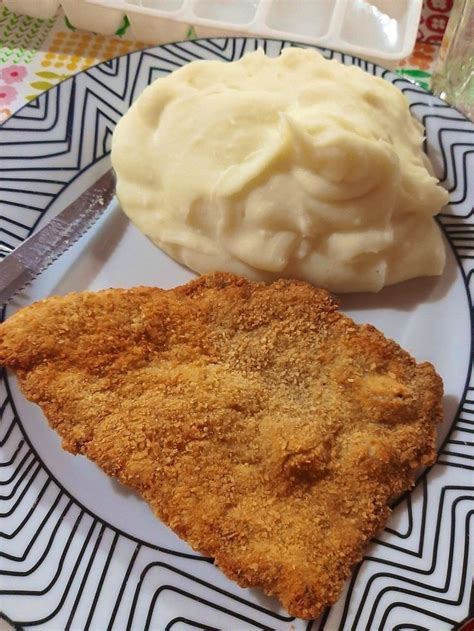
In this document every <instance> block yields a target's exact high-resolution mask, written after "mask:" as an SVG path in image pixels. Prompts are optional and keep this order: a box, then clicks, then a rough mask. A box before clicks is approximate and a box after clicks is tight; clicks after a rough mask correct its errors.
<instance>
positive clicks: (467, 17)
mask: <svg viewBox="0 0 474 631" xmlns="http://www.w3.org/2000/svg"><path fill="white" fill-rule="evenodd" d="M431 89H432V90H433V92H434V93H435V94H438V95H439V96H441V97H442V98H444V99H446V101H448V103H450V104H451V105H454V106H455V107H457V108H458V109H460V110H461V111H462V112H464V113H465V114H466V115H467V116H469V118H471V119H472V120H474V0H454V3H453V8H452V9H451V15H450V17H449V22H448V26H447V28H446V31H445V33H444V36H443V41H442V43H441V47H440V51H439V55H438V59H437V61H436V64H435V68H434V72H433V77H432V80H431Z"/></svg>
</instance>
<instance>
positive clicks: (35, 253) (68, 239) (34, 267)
mask: <svg viewBox="0 0 474 631" xmlns="http://www.w3.org/2000/svg"><path fill="white" fill-rule="evenodd" d="M114 193H115V175H114V172H113V169H109V170H108V171H107V172H106V173H105V174H104V175H102V177H100V178H99V179H98V180H97V181H96V182H94V184H92V185H91V186H89V188H87V189H86V190H85V191H84V192H83V193H82V195H80V196H79V197H78V198H77V199H76V200H74V201H73V202H72V203H71V204H69V205H68V206H66V208H64V210H62V211H61V212H60V213H58V214H57V215H56V217H54V218H53V219H51V221H49V222H48V223H47V224H46V225H45V226H43V227H42V228H41V229H40V230H38V231H37V232H35V233H34V234H32V235H31V236H30V237H28V238H27V239H25V241H23V243H21V244H20V245H19V246H18V247H17V248H15V250H13V252H11V254H8V255H7V256H6V257H5V258H4V259H3V261H0V305H2V304H5V303H6V302H8V301H9V300H10V299H11V298H13V296H14V295H15V294H16V293H18V292H19V291H20V290H21V289H23V288H24V287H25V286H26V285H28V284H29V283H31V281H32V280H33V279H34V278H36V276H38V274H41V272H43V271H44V270H45V269H46V268H47V267H49V266H50V265H51V263H53V262H54V261H55V260H56V259H58V258H59V257H60V256H61V255H62V254H64V252H66V250H68V249H69V248H70V247H71V246H72V245H73V244H74V243H76V241H77V240H78V239H79V238H80V237H81V236H82V235H83V234H84V233H85V232H86V231H87V230H88V229H89V228H90V227H91V226H92V225H93V224H94V223H95V222H96V221H97V219H98V218H99V217H100V216H101V215H102V213H103V212H104V210H105V209H106V208H107V206H108V205H109V203H110V202H111V200H112V198H113V196H114Z"/></svg>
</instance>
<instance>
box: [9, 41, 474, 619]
mask: <svg viewBox="0 0 474 631" xmlns="http://www.w3.org/2000/svg"><path fill="white" fill-rule="evenodd" d="M290 45H291V44H290V43H289V42H279V41H264V40H255V39H248V38H247V39H245V38H237V39H216V40H200V41H194V42H185V43H180V44H171V45H167V46H161V47H157V48H153V49H150V50H146V51H139V52H135V53H131V54H130V55H126V56H124V57H120V58H117V59H114V60H112V61H110V62H107V63H103V64H100V65H99V66H96V67H94V68H92V69H90V70H87V71H85V72H83V73H81V74H78V75H76V76H75V77H74V78H72V79H70V80H68V81H65V82H64V83H62V84H60V85H58V86H57V87H56V88H54V89H52V90H50V91H48V92H46V93H45V94H43V95H42V96H41V97H39V99H37V100H36V101H33V102H32V103H30V104H28V105H27V106H26V107H24V108H23V109H22V110H21V111H20V112H18V113H17V114H16V115H15V116H14V117H12V118H11V119H9V120H8V121H7V122H6V123H5V124H4V126H3V127H2V129H1V130H0V147H1V148H0V165H1V166H2V167H3V169H2V172H1V175H0V185H1V186H0V187H1V189H2V191H1V199H2V200H4V203H3V205H2V211H1V216H0V230H1V233H2V234H1V237H0V244H1V243H3V244H4V245H7V246H14V245H16V244H18V242H20V241H21V240H22V239H24V238H25V237H26V236H27V235H28V234H29V233H30V232H31V230H32V229H34V228H36V227H37V226H40V225H41V224H42V223H44V222H45V221H47V220H48V219H50V218H51V217H52V216H53V215H54V214H55V213H56V212H58V211H59V210H60V209H61V208H62V207H64V205H65V204H66V203H68V201H71V200H72V199H73V198H75V197H77V196H78V195H79V194H80V193H81V192H82V190H83V189H84V188H85V187H86V186H87V185H88V184H90V183H92V182H93V181H94V180H95V179H97V178H98V176H99V175H100V174H101V173H103V172H104V171H105V170H106V169H107V168H108V167H109V164H110V163H109V157H108V153H109V149H110V140H111V135H112V131H113V128H114V125H115V124H116V122H117V120H118V119H119V118H120V116H121V115H122V114H123V113H124V112H125V111H126V110H127V109H128V107H129V105H130V103H131V102H132V101H133V100H134V99H135V98H136V97H137V96H138V95H139V94H140V92H141V91H142V90H143V88H144V87H145V86H146V85H147V84H148V83H150V82H151V81H152V80H154V79H155V78H157V77H159V76H162V75H164V74H166V73H168V72H170V71H172V70H174V69H175V68H178V67H180V66H182V65H183V64H185V63H187V62H188V61H192V60H194V59H221V60H224V61H232V60H234V59H238V58H239V57H241V56H242V55H243V54H244V53H245V52H247V51H250V50H254V49H255V48H256V47H257V46H263V47H265V48H266V51H267V53H268V54H269V55H271V56H276V55H278V54H279V52H280V50H281V48H282V47H285V46H290ZM322 52H323V54H324V55H325V56H327V57H335V58H337V59H340V60H341V61H343V63H346V64H356V65H359V66H361V67H362V68H363V69H365V70H367V72H369V73H372V74H375V75H378V76H382V77H384V78H385V79H386V80H387V81H390V82H392V83H394V84H395V85H397V86H398V87H399V88H400V89H401V90H402V91H403V92H404V93H405V95H406V96H407V97H408V99H409V101H410V103H411V108H412V113H413V114H414V116H416V117H417V118H418V119H420V120H421V121H422V122H423V123H424V124H425V126H426V137H427V142H426V147H427V151H428V153H429V155H430V157H431V159H432V161H433V164H434V166H435V169H436V172H437V174H438V176H439V177H440V179H441V180H442V182H443V185H444V186H446V187H447V188H448V189H449V191H450V199H451V203H450V206H449V207H448V209H447V210H446V211H445V213H443V214H442V215H441V216H440V218H439V220H440V224H441V226H442V228H443V230H444V233H445V236H446V244H447V251H448V265H447V268H446V272H445V274H444V275H443V276H442V277H441V278H439V279H419V280H414V281H410V282H407V283H403V284H401V285H399V286H396V287H392V288H389V289H386V290H384V291H382V292H381V293H380V294H378V295H375V296H374V295H366V294H359V295H354V296H345V297H344V298H343V309H344V310H345V311H347V312H348V313H350V314H351V315H352V316H353V317H354V318H355V319H356V320H357V321H361V322H362V321H364V322H365V321H367V322H372V323H373V324H375V325H376V326H377V327H378V328H380V329H381V330H382V331H384V332H385V333H386V334H387V335H389V336H390V337H392V338H394V339H395V340H396V341H398V342H399V343H400V344H402V345H403V346H404V347H405V348H407V349H408V350H409V351H410V352H411V353H413V354H414V355H415V357H416V358H417V359H419V360H429V361H432V362H433V363H434V364H435V366H436V367H437V369H438V371H439V372H440V374H441V375H442V377H443V379H444V383H445V390H446V397H445V410H446V420H445V423H444V425H443V427H442V428H441V431H440V441H439V458H438V462H437V463H436V465H435V466H434V467H432V468H431V469H430V470H429V471H428V472H425V474H423V475H422V476H421V477H420V479H419V481H418V484H417V486H416V487H415V489H414V490H413V491H412V492H411V493H410V494H408V495H407V496H405V497H404V498H402V499H401V500H400V501H399V502H398V504H397V506H396V507H395V508H394V512H393V516H392V518H391V520H390V521H389V523H388V526H387V528H386V529H385V531H384V532H383V533H381V534H380V536H379V537H378V538H377V539H376V540H374V542H373V543H372V544H371V546H370V547H369V549H368V550H367V553H366V556H365V559H364V561H363V562H362V563H361V564H360V565H358V566H357V567H356V568H355V570H354V573H353V576H352V579H351V580H350V581H348V583H347V586H346V589H345V591H344V593H343V595H342V597H341V598H340V600H339V602H338V603H337V604H336V605H335V606H333V607H332V608H331V609H329V610H327V611H326V613H325V614H324V615H323V616H322V617H321V618H320V619H319V620H318V621H316V622H304V621H298V620H293V619H291V618H290V617H288V615H287V613H286V612H285V611H284V610H282V609H281V608H280V607H279V606H278V603H276V601H274V600H272V599H268V598H266V597H265V596H263V594H262V593H260V592H259V591H258V590H244V589H240V588H239V587H238V586H237V585H235V584H234V583H233V582H231V581H229V580H227V579H226V578H225V577H224V576H223V575H222V574H221V572H220V571H219V570H218V569H216V568H215V567H214V566H213V565H212V564H211V563H210V562H209V560H208V559H205V558H203V557H201V556H200V555H198V554H196V553H194V552H193V551H192V550H191V549H190V548H189V547H188V546H187V545H186V544H185V543H184V542H183V541H181V540H179V539H178V538H177V537H176V536H175V535H174V534H173V533H172V532H171V531H170V530H169V529H167V528H166V527H165V526H164V525H163V524H161V523H160V521H159V520H158V519H156V518H155V517H154V516H153V515H152V513H151V511H150V510H149V508H148V506H147V505H146V504H145V503H144V502H142V501H141V500H140V499H139V498H138V497H137V496H136V495H134V494H133V493H131V492H130V491H128V490H126V489H125V488H124V487H122V486H121V485H119V484H118V483H116V482H114V481H113V480H112V479H110V478H108V477H107V476H106V475H104V474H103V473H102V472H101V471H100V470H99V469H98V468H97V467H96V466H95V465H94V464H92V463H91V462H90V461H88V460H86V459H85V458H83V457H74V456H71V455H70V454H68V453H66V452H64V451H62V450H61V448H60V446H59V440H58V438H57V436H56V434H55V433H54V432H53V431H51V430H50V429H49V428H48V426H47V424H46V422H45V421H44V419H43V417H42V414H41V412H40V410H39V408H37V407H36V406H34V405H32V404H30V403H28V402H27V401H25V399H24V397H23V396H22V395H21V393H20V392H19V390H18V388H17V385H16V382H15V380H14V379H13V378H12V377H11V375H8V376H7V375H5V378H4V380H3V382H2V383H1V384H0V399H1V401H0V403H1V404H2V408H1V410H2V413H3V414H2V424H1V427H0V440H1V443H0V444H1V457H0V462H1V467H0V485H1V488H0V496H1V498H2V501H1V504H0V607H1V610H2V612H3V616H4V617H6V618H7V619H10V620H13V621H15V623H17V624H19V625H21V626H25V627H28V626H29V625H33V626H36V627H37V628H40V629H65V628H71V629H94V630H102V629H104V630H105V629H108V628H113V629H125V628H127V629H133V630H135V629H137V630H142V629H145V628H149V629H154V630H161V629H173V631H178V630H180V631H184V630H188V629H192V628H198V629H226V630H227V629H229V630H238V631H240V630H244V629H256V628H257V629H278V630H279V631H280V630H281V631H283V630H290V629H292V630H294V631H297V630H302V629H306V630H308V631H309V630H310V629H311V630H312V631H315V630H316V629H319V630H322V629H326V630H336V629H357V630H359V629H360V630H366V629H370V630H374V631H375V630H382V629H383V630H388V629H429V630H433V631H434V630H436V631H443V630H444V629H451V628H452V626H453V624H455V623H457V622H459V621H460V620H461V619H463V618H464V617H465V616H466V615H467V612H468V604H469V596H470V586H471V576H472V565H473V557H474V549H473V548H472V547H471V549H470V548H469V545H468V541H469V539H468V534H469V527H470V521H469V517H470V515H472V513H473V506H474V479H473V478H474V474H473V470H474V450H473V441H474V405H473V399H474V384H473V382H472V381H471V358H472V356H471V353H472V342H471V330H472V322H471V310H472V294H471V292H472V286H470V281H471V280H472V269H473V259H474V256H473V245H474V238H473V237H474V221H473V219H472V207H473V202H474V180H473V178H472V177H468V174H469V173H471V175H472V168H473V163H474V160H473V158H474V126H473V125H472V123H469V122H468V121H467V120H466V119H464V118H463V117H462V116H461V114H459V113H458V112H457V111H456V110H454V109H452V108H450V107H449V106H448V105H446V104H445V103H443V102H442V101H440V100H438V99H436V98H434V97H432V96H431V95H429V94H427V93H426V92H424V91H423V90H422V89H421V88H418V87H417V86H415V85H413V84H411V83H409V82H407V81H406V80H405V79H402V78H400V77H398V76H397V75H394V74H391V73H390V72H388V71H386V70H384V69H383V68H380V67H377V66H374V65H373V64H371V63H368V62H364V61H361V60H359V59H355V58H353V57H351V56H349V55H341V54H339V53H334V52H332V51H329V50H324V51H322ZM192 276H193V274H192V273H191V272H190V271H189V270H186V269H184V268H183V267H181V266H179V265H178V264H177V263H175V262H173V261H172V260H171V259H170V258H169V257H167V256H166V255H165V254H163V253H162V252H161V251H159V250H158V249H157V248H155V247H154V246H153V245H152V244H151V243H150V242H149V241H148V240H147V239H146V238H145V237H144V236H143V235H141V234H140V233H139V232H138V231H137V230H136V229H135V228H134V227H133V226H132V225H130V224H129V223H128V221H127V219H126V218H125V216H124V215H123V214H121V211H120V209H119V208H118V207H117V205H116V203H112V204H111V206H110V207H109V208H108V210H107V211H106V213H105V215H104V216H103V217H102V218H101V220H100V221H99V222H98V223H97V224H96V226H95V227H94V228H93V229H92V230H91V231H90V232H89V233H88V234H87V235H86V236H85V237H83V238H82V239H81V240H80V241H79V242H78V243H77V244H76V245H75V246H74V247H73V248H72V249H71V250H70V251H69V252H68V253H67V254H66V255H65V256H63V257H62V258H61V259H60V260H59V261H57V262H56V263H55V264H54V265H53V266H52V267H51V268H50V269H49V270H48V271H47V272H46V273H45V274H43V275H42V276H41V277H40V278H39V279H37V281H36V282H35V283H34V284H33V285H32V286H31V287H29V288H28V289H27V291H25V292H24V293H23V294H21V295H20V296H18V297H17V298H16V299H15V301H14V302H13V303H12V304H11V306H9V307H8V309H7V310H6V316H8V315H10V314H11V313H12V312H13V310H15V309H16V308H18V307H19V306H22V305H24V304H27V303H29V302H31V301H32V300H35V299H38V298H40V297H44V296H46V295H48V294H50V293H66V292H68V291H71V290H84V289H99V288H102V287H110V286H115V287H126V286H132V285H137V284H149V285H158V286H162V287H172V286H174V285H176V284H181V283H183V282H186V281H187V280H189V279H190V278H191V277H192Z"/></svg>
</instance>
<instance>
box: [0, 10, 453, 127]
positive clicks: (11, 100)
mask: <svg viewBox="0 0 474 631" xmlns="http://www.w3.org/2000/svg"><path fill="white" fill-rule="evenodd" d="M451 7H452V0H426V2H425V4H424V7H423V12H422V16H421V21H420V27H419V32H418V40H417V44H416V47H415V50H414V52H413V54H412V55H411V56H410V57H409V58H408V59H405V60H403V61H402V62H401V63H400V65H399V68H398V69H397V72H399V73H400V74H402V75H403V76H405V77H407V78H408V79H411V80H413V81H416V82H417V83H418V84H419V85H421V86H422V87H424V88H429V85H430V78H431V72H432V69H433V63H434V60H435V57H436V53H437V50H438V45H439V43H440V42H441V39H442V36H443V33H444V30H445V28H446V24H447V21H448V17H449V12H450V10H451ZM127 29H128V22H127V20H126V19H125V20H124V23H123V24H122V25H121V27H120V28H119V30H118V31H117V34H116V36H115V37H108V36H104V35H96V34H94V33H86V32H83V31H77V30H76V29H75V28H74V26H73V25H71V24H70V23H69V22H68V20H67V18H66V17H65V16H64V14H63V13H62V12H59V13H58V15H57V16H56V18H52V19H50V20H38V19H35V18H30V17H27V16H22V15H17V14H15V13H12V12H10V11H9V10H8V9H7V8H6V7H4V6H2V4H1V0H0V123H1V122H2V121H4V120H5V119H6V118H8V117H9V116H10V115H11V114H12V113H13V112H15V111H16V110H17V109H19V108H20V107H21V106H22V105H24V104H25V103H26V102H28V101H29V100H31V99H34V98H36V97H37V96H38V95H39V94H40V93H41V92H43V91H44V90H47V89H48V88H50V87H52V86H53V85H55V84H57V83H58V82H59V81H62V80H63V79H65V78H66V77H69V76H70V75H71V74H74V73H75V72H79V71H81V70H84V69H86V68H89V67H90V66H92V65H94V64H96V63H99V62H101V61H105V60H107V59H110V58H112V57H116V56H117V55H122V54H124V53H128V52H130V51H133V50H138V49H140V48H144V47H145V46H146V44H145V43H144V42H139V41H131V40H128V39H126V36H127ZM190 36H192V32H191V33H190Z"/></svg>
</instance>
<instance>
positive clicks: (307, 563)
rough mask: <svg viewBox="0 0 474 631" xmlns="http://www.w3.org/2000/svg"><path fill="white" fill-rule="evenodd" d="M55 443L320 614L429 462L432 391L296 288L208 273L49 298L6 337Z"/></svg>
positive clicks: (327, 299) (436, 394)
mask: <svg viewBox="0 0 474 631" xmlns="http://www.w3.org/2000/svg"><path fill="white" fill-rule="evenodd" d="M0 362H1V363H2V364H3V365H6V366H9V367H10V368H12V369H13V370H15V371H16V374H17V375H18V378H19V381H20V384H21V387H22V389H23V391H24V393H25V395H26V396H27V397H28V398H29V399H31V400H32V401H34V402H36V403H37V404H39V405H40V406H41V408H42V409H43V411H44V413H45V415H46V416H47V418H48V420H49V423H50V425H51V426H52V427H53V428H54V429H55V430H56V431H57V432H58V433H59V434H60V436H61V438H62V441H63V446H64V448H65V449H67V450H69V451H71V452H72V453H74V454H84V455H86V456H88V457H89V458H90V459H91V460H93V461H94V462H96V463H97V464H98V465H99V466H100V467H102V469H103V470H104V471H105V472H106V473H108V474H110V475H112V476H115V477H116V478H118V479H119V480H120V481H121V482H123V483H124V484H126V485H128V486H130V487H132V488H134V489H136V490H137V491H138V492H139V493H140V494H141V495H142V496H143V497H144V498H145V499H146V500H147V501H148V502H149V503H150V505H151V507H152V508H153V510H154V511H155V513H156V514H157V515H158V516H159V517H160V519H162V520H163V521H164V522H165V523H166V524H167V525H168V526H170V527H171V528H172V529H173V530H174V531H175V532H176V533H177V534H178V535H179V536H181V537H182V538H183V539H185V540H186V541H187V542H188V543H189V544H190V545H191V546H192V547H193V548H195V549H196V550H200V551H201V552H203V553H204V554H207V555H210V556H212V557H214V559H215V562H216V564H217V565H218V566H219V567H220V568H221V570H222V571H223V572H224V573H225V574H226V575H227V576H229V577H230V578H232V579H234V580H236V581H237V582H238V583H239V585H241V586H243V587H248V586H259V587H261V588H262V589H263V590H264V591H265V592H266V593H267V594H271V595H275V596H277V597H278V598H279V599H280V601H281V603H282V604H283V605H284V607H286V609H287V610H288V611H289V613H290V614H292V615H294V616H299V617H302V618H312V617H316V616H318V614H320V612H321V611H322V610H323V609H324V607H326V606H327V605H330V604H332V603H334V602H335V601H336V600H337V598H338V596H339V594H340V592H341V589H342V587H343V583H344V581H345V579H346V578H347V577H348V575H349V574H350V571H351V567H352V565H353V564H354V563H355V562H356V561H358V560H359V559H361V557H362V554H363V551H364V547H365V546H366V544H367V542H368V541H369V540H370V538H371V537H372V536H373V535H374V534H375V533H376V532H377V531H378V530H379V529H380V528H382V527H383V525H384V524H385V522H386V520H387V517H388V515H389V512H390V511H389V506H388V505H389V502H390V501H391V499H392V498H393V497H394V496H396V495H397V494H399V493H401V492H402V491H404V490H405V489H408V488H410V486H411V485H412V483H413V480H414V476H415V471H416V469H417V468H418V467H419V466H420V465H426V464H429V463H432V462H433V460H434V458H435V433H436V430H435V428H436V424H437V423H438V422H439V421H440V420H441V415H442V411H441V399H442V382H441V379H440V377H439V376H438V375H437V374H436V372H435V371H434V369H433V367H432V366H431V364H428V363H423V364H416V362H415V360H414V359H413V358H412V357H410V355H408V353H406V352H405V351H404V350H402V349H401V348H400V347H399V346H398V345H397V344H395V343H394V342H393V341H390V340H387V339H386V338H385V337H384V336H383V335H382V333H380V332H379V331H377V329H375V328H374V327H372V326H370V325H363V326H359V325H356V324H355V323H354V322H353V321H352V320H351V319H349V318H348V317H346V316H344V315H342V314H341V313H339V312H338V311H337V304H336V302H335V301H334V300H333V298H332V297H331V296H330V295H329V294H328V293H327V292H326V291H324V290H321V289H315V288H314V287H312V286H310V285H308V284H306V283H303V282H295V281H287V280H281V281H278V282H275V283H273V284H271V285H265V284H261V283H252V282H249V281H247V280H244V279H242V278H239V277H236V276H233V275H230V274H221V273H218V274H210V275H206V276H202V277H201V278H199V279H198V280H195V281H193V282H191V283H188V284H187V285H184V286H182V287H177V288H176V289H171V290H168V291H165V290H162V289H157V288H151V287H138V288H134V289H110V290H106V291H100V292H97V293H93V292H84V293H75V294H70V295H67V296H63V297H52V298H48V299H46V300H43V301H41V302H38V303H36V304H33V305H31V306H29V307H26V308H24V309H22V310H20V311H19V312H18V313H16V314H15V315H13V316H12V317H11V318H10V319H9V320H7V321H6V322H5V323H4V324H2V325H1V326H0Z"/></svg>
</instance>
